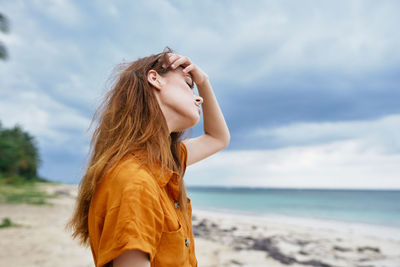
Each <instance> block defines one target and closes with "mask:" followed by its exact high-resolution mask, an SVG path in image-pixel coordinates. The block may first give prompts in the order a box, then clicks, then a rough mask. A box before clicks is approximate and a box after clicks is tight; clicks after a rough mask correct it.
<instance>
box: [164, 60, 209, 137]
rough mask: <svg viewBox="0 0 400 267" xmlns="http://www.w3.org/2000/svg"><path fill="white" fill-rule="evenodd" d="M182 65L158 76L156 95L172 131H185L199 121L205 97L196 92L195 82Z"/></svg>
mask: <svg viewBox="0 0 400 267" xmlns="http://www.w3.org/2000/svg"><path fill="white" fill-rule="evenodd" d="M182 70H183V68H182V67H178V68H176V69H175V70H171V71H168V72H167V73H166V74H163V75H162V76H158V78H159V79H160V81H159V88H158V90H156V95H157V98H158V101H159V104H160V107H161V109H162V111H163V114H164V117H165V119H166V120H167V124H168V127H169V130H170V132H178V131H184V130H186V129H188V128H190V127H193V126H194V125H196V124H197V123H198V122H199V119H200V114H201V109H200V105H201V103H203V99H202V98H201V97H200V96H197V95H195V94H194V87H193V86H194V83H193V80H192V77H191V75H190V74H189V73H184V72H183V71H182Z"/></svg>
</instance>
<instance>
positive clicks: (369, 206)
mask: <svg viewBox="0 0 400 267" xmlns="http://www.w3.org/2000/svg"><path fill="white" fill-rule="evenodd" d="M188 197H190V199H191V201H192V207H193V208H194V209H195V208H199V209H205V210H211V211H221V212H230V213H240V214H247V215H251V216H267V217H268V216H274V215H281V216H292V217H296V218H308V219H319V220H329V221H339V222H347V223H362V224H368V225H375V226H387V227H391V228H396V229H398V230H400V191H394V190H393V191H390V190H325V189H323V190H320V189H264V188H227V187H188Z"/></svg>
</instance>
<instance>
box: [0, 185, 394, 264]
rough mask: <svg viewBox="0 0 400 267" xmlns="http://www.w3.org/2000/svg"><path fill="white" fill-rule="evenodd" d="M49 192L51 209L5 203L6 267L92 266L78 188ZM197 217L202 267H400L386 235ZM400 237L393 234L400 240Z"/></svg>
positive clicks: (1, 241)
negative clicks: (76, 226)
mask: <svg viewBox="0 0 400 267" xmlns="http://www.w3.org/2000/svg"><path fill="white" fill-rule="evenodd" d="M42 187H43V190H45V191H46V192H48V193H51V194H56V195H57V196H58V197H57V198H54V199H51V203H52V205H40V206H38V205H27V204H0V219H1V218H4V217H7V218H10V219H11V220H12V221H13V222H15V223H17V224H19V225H20V226H18V227H8V228H2V229H0V247H1V248H2V249H0V266H41V267H42V266H43V267H45V266H78V267H87V266H93V259H92V255H91V252H90V248H84V247H82V246H80V245H79V243H78V241H77V240H73V239H72V238H71V233H69V232H66V231H65V229H64V227H65V223H66V222H67V220H68V219H69V218H70V216H71V215H72V210H73V207H74V204H75V198H76V195H77V186H76V185H65V184H44V185H43V186H42ZM192 216H193V218H192V219H193V220H192V221H193V233H194V238H195V246H196V247H195V249H196V256H197V259H198V262H199V265H198V266H201V267H203V266H205V267H214V266H215V267H217V266H218V267H221V266H222V267H228V266H248V267H250V266H252V267H257V266H277V267H279V266H393V267H394V266H399V263H400V240H397V239H396V238H395V239H393V240H392V239H391V238H386V237H385V236H383V235H381V234H379V233H378V234H375V236H369V235H365V234H363V233H361V232H360V231H358V232H357V231H349V229H347V230H346V228H343V227H342V226H339V227H338V226H336V228H337V229H336V230H335V229H329V227H323V226H321V225H318V224H317V225H315V223H319V224H321V221H318V222H316V221H314V222H309V221H308V222H307V223H309V224H307V223H304V220H303V223H301V221H302V220H299V218H297V220H295V219H293V218H290V219H291V221H288V220H287V219H288V218H282V217H279V216H277V217H269V218H265V217H259V218H258V217H254V216H245V215H243V214H232V213H231V214H229V213H226V212H225V213H224V212H212V211H209V210H204V209H197V208H196V207H195V205H194V206H193V214H192ZM283 219H285V220H283ZM306 221H307V220H306ZM313 223H314V224H313ZM331 223H332V224H333V225H331V226H335V224H334V223H333V222H331ZM328 226H329V225H328ZM351 227H355V228H357V227H360V225H353V226H350V230H351ZM325 228H326V229H325ZM333 228H335V227H333ZM340 229H341V230H340ZM368 229H369V231H372V230H371V228H368ZM374 229H375V230H374V231H377V230H379V227H375V228H374ZM382 229H383V228H382ZM382 229H381V230H382ZM384 230H387V229H384ZM391 230H392V229H391ZM395 233H396V231H395V232H392V235H393V236H396V237H397V235H395Z"/></svg>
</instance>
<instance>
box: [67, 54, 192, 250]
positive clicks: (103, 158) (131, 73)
mask: <svg viewBox="0 0 400 267" xmlns="http://www.w3.org/2000/svg"><path fill="white" fill-rule="evenodd" d="M172 52H173V51H172V50H171V49H170V48H168V47H167V48H166V49H164V51H163V52H162V53H159V54H155V55H150V56H148V57H143V58H139V59H138V60H136V61H134V62H130V63H122V64H120V65H119V66H118V67H117V70H118V71H117V72H116V75H115V77H114V82H113V84H112V89H111V90H110V91H109V92H108V93H107V95H106V96H105V98H104V100H103V102H102V103H101V105H100V106H99V108H98V109H97V110H96V112H95V114H94V116H93V120H92V123H91V125H90V127H89V128H91V127H92V125H93V123H94V122H97V127H96V129H95V130H94V133H93V136H92V139H91V142H90V150H89V160H88V164H87V169H86V173H85V174H84V176H83V178H82V180H81V182H80V184H79V190H78V196H77V200H76V205H75V210H74V213H73V216H72V218H71V219H70V221H69V222H68V224H67V225H66V228H67V229H72V230H73V233H72V237H73V238H74V239H75V238H79V240H80V243H81V244H82V245H84V246H89V230H88V214H89V207H90V202H91V200H92V197H93V195H94V193H95V191H96V186H97V185H98V184H99V182H100V181H101V179H102V178H103V177H104V176H105V175H107V174H108V173H109V172H110V171H111V170H112V169H113V168H114V167H115V166H116V165H117V164H118V163H119V162H120V161H121V159H122V158H123V157H124V156H126V155H127V154H130V153H132V152H134V151H136V150H143V151H145V152H146V155H147V158H146V159H145V161H144V163H143V164H145V165H147V166H152V165H153V164H154V163H155V161H156V159H158V160H159V161H160V162H161V164H162V165H163V166H167V167H168V168H170V169H171V170H174V171H176V172H178V173H180V174H181V177H183V175H184V169H183V166H181V159H180V153H179V151H178V150H179V144H178V142H179V141H181V139H182V136H183V133H184V132H173V133H171V134H170V133H169V130H168V126H167V122H166V120H165V117H164V115H163V113H162V111H161V108H160V106H159V104H158V101H157V99H156V96H155V94H154V89H153V87H152V85H151V84H150V83H149V82H148V80H147V73H148V72H149V70H151V69H154V70H155V71H157V72H158V73H159V74H160V75H164V74H165V73H167V72H168V71H169V70H171V69H170V67H167V68H165V69H164V68H163V67H162V64H163V63H168V57H167V53H172ZM167 65H168V66H169V64H167ZM179 187H180V193H179V202H180V203H181V206H182V210H183V214H184V215H185V220H186V221H187V222H188V221H189V218H188V215H187V208H188V207H187V196H186V189H185V186H184V182H183V179H180V184H179Z"/></svg>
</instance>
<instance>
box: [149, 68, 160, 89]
mask: <svg viewBox="0 0 400 267" xmlns="http://www.w3.org/2000/svg"><path fill="white" fill-rule="evenodd" d="M161 79H162V77H161V75H160V74H158V73H157V71H155V70H149V72H148V73H147V80H148V81H149V83H150V84H151V85H153V87H154V88H155V89H156V90H161V88H162V81H161Z"/></svg>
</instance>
